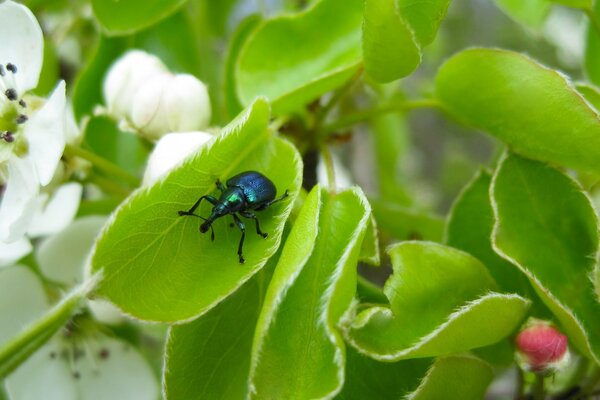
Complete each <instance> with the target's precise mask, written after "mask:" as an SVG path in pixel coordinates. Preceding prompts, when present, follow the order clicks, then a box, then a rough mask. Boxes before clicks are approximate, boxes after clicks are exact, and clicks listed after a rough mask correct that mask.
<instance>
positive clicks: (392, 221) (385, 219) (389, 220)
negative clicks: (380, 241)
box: [370, 199, 444, 242]
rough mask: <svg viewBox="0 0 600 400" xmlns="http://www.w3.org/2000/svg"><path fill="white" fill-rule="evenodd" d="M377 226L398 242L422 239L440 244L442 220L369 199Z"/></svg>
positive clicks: (442, 227)
mask: <svg viewBox="0 0 600 400" xmlns="http://www.w3.org/2000/svg"><path fill="white" fill-rule="evenodd" d="M370 202H371V205H372V206H373V215H374V216H375V220H376V221H377V226H378V227H379V228H380V229H381V230H382V231H385V232H386V233H388V234H389V235H391V236H392V237H393V238H395V239H398V240H413V239H424V240H431V241H433V242H441V241H442V238H443V236H444V219H443V218H442V217H439V216H437V215H432V214H429V213H427V212H424V211H418V210H414V209H410V208H406V207H402V206H398V205H396V204H394V203H391V202H388V201H384V200H378V199H370Z"/></svg>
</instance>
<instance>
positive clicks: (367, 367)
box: [336, 347, 433, 400]
mask: <svg viewBox="0 0 600 400" xmlns="http://www.w3.org/2000/svg"><path fill="white" fill-rule="evenodd" d="M432 364H433V360H432V359H429V358H423V359H414V360H404V361H399V362H395V363H384V362H380V361H377V360H373V359H372V358H369V357H367V356H365V355H363V354H360V353H359V352H357V351H356V350H354V349H353V348H352V347H349V348H348V350H347V351H346V378H345V380H344V381H345V383H344V388H343V389H342V392H341V393H340V394H339V395H338V396H337V397H336V399H338V400H365V399H401V398H403V396H405V395H406V394H407V393H410V392H412V391H414V390H415V389H416V388H417V387H418V386H419V383H420V382H421V379H422V378H423V377H424V376H425V374H426V373H427V370H428V369H429V368H430V367H431V365H432Z"/></svg>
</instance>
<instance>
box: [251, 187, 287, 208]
mask: <svg viewBox="0 0 600 400" xmlns="http://www.w3.org/2000/svg"><path fill="white" fill-rule="evenodd" d="M286 197H288V191H287V190H286V191H285V193H284V194H283V195H282V196H281V197H279V198H276V199H273V200H271V201H269V202H267V203H265V204H263V205H262V206H260V207H258V208H256V209H255V210H256V211H262V210H265V209H266V208H268V207H270V206H271V205H273V204H274V203H277V202H278V201H281V200H283V199H285V198H286Z"/></svg>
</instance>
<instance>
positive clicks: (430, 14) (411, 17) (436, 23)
mask: <svg viewBox="0 0 600 400" xmlns="http://www.w3.org/2000/svg"><path fill="white" fill-rule="evenodd" d="M396 5H397V7H398V11H399V12H400V15H402V17H404V19H405V20H406V21H407V22H408V24H409V25H410V27H411V28H412V30H413V32H414V34H415V37H416V39H417V41H418V43H420V44H421V46H426V45H428V44H430V43H431V42H433V40H434V39H435V35H436V34H437V31H438V29H439V27H440V24H441V23H442V20H443V19H444V17H445V16H446V11H447V10H448V6H449V5H450V0H396Z"/></svg>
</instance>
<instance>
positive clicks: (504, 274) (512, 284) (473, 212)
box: [446, 171, 533, 297]
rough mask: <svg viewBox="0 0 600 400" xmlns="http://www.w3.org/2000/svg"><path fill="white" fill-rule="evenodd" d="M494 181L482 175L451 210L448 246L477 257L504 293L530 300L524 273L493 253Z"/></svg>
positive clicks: (468, 186) (479, 173)
mask: <svg viewBox="0 0 600 400" xmlns="http://www.w3.org/2000/svg"><path fill="white" fill-rule="evenodd" d="M491 183H492V177H491V175H490V173H488V172H486V171H479V172H478V173H477V175H476V176H475V178H474V179H473V180H472V181H471V182H470V183H469V184H468V185H467V186H466V187H465V189H464V190H463V192H462V193H461V195H460V196H459V197H458V198H457V200H456V202H455V203H454V205H453V206H452V209H451V211H450V215H449V217H448V223H447V225H446V243H447V244H448V245H450V246H453V247H456V248H457V249H461V250H464V251H466V252H467V253H469V254H471V255H473V256H475V257H477V259H478V260H480V261H482V262H483V264H484V265H485V266H486V267H487V268H488V270H489V271H490V274H491V275H492V276H493V277H494V279H495V280H496V283H498V286H499V288H500V289H501V290H502V291H505V292H508V293H518V294H521V295H524V296H525V297H530V295H531V294H533V293H532V288H531V286H530V285H529V282H528V281H527V278H526V277H525V275H523V273H522V272H521V271H520V270H519V269H518V268H517V267H516V266H514V265H512V264H511V263H509V262H508V261H506V260H505V259H503V258H502V257H500V256H499V255H498V254H496V253H495V252H494V249H492V242H491V235H492V228H493V226H494V212H493V210H492V204H491V201H490V195H489V191H490V184H491Z"/></svg>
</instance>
